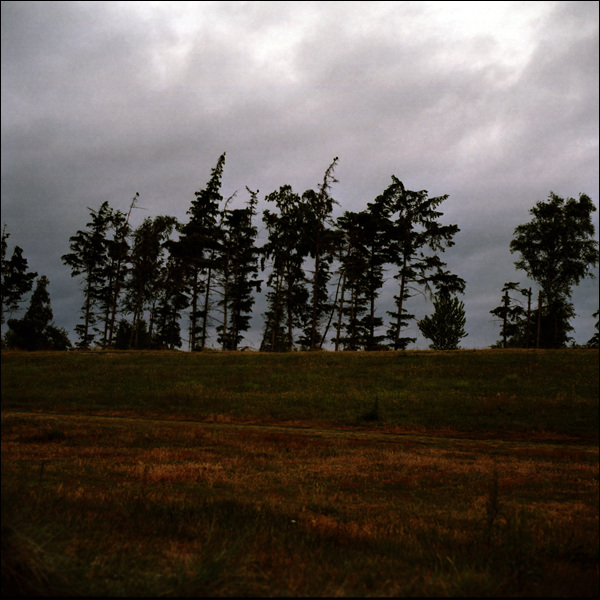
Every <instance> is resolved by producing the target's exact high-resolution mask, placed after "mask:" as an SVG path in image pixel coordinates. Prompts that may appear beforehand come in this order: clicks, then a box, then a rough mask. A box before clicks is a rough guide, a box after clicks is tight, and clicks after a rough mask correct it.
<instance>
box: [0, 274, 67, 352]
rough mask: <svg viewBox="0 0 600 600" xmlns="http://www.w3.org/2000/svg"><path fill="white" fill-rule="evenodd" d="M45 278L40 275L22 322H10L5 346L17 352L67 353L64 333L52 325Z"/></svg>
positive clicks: (12, 320) (15, 320)
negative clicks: (51, 351) (62, 351)
mask: <svg viewBox="0 0 600 600" xmlns="http://www.w3.org/2000/svg"><path fill="white" fill-rule="evenodd" d="M49 283H50V282H49V281H48V278H47V277H46V276H45V275H42V276H41V277H40V278H39V279H38V280H37V283H36V286H35V290H34V291H33V294H32V295H31V301H30V303H29V307H28V309H27V311H26V312H25V316H24V317H23V318H22V319H9V320H8V327H9V330H8V332H7V334H6V345H7V346H8V347H9V348H18V349H20V350H67V349H68V348H70V347H71V342H70V341H69V338H68V337H67V334H66V332H65V331H64V329H59V328H57V327H55V326H54V325H53V324H52V317H53V314H52V307H51V305H50V294H49V293H48V289H47V288H48V284H49Z"/></svg>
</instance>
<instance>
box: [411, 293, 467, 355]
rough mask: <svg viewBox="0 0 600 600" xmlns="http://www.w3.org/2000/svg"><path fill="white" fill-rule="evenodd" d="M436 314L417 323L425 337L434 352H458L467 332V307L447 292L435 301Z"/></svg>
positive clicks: (439, 295)
mask: <svg viewBox="0 0 600 600" xmlns="http://www.w3.org/2000/svg"><path fill="white" fill-rule="evenodd" d="M433 306H434V312H433V314H432V315H431V316H426V317H424V318H423V319H421V320H420V321H418V322H417V326H418V327H419V330H420V331H421V333H422V334H423V336H424V337H426V338H427V339H429V340H431V344H430V348H431V349H432V350H456V349H457V348H458V344H459V343H460V340H461V339H462V338H464V337H466V336H467V335H468V334H467V333H466V332H465V324H466V318H465V305H464V303H463V302H461V301H460V300H459V299H458V298H456V297H451V296H450V294H449V293H448V292H446V291H443V292H441V293H440V294H438V296H437V297H436V299H435V300H434V301H433Z"/></svg>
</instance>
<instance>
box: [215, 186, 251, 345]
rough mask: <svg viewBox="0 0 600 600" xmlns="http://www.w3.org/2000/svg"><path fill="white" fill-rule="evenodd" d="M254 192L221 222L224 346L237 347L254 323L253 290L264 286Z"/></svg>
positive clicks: (221, 335)
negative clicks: (262, 282)
mask: <svg viewBox="0 0 600 600" xmlns="http://www.w3.org/2000/svg"><path fill="white" fill-rule="evenodd" d="M246 189H247V190H248V192H249V193H250V200H249V201H248V203H247V206H246V207H245V208H238V209H233V210H230V209H227V208H226V209H225V211H224V213H223V219H222V226H221V241H222V244H221V249H220V255H219V258H218V261H217V267H218V269H219V274H220V281H221V300H220V301H219V303H218V304H219V306H220V307H221V309H222V315H223V319H222V323H221V325H219V326H218V327H217V331H218V333H219V337H218V341H219V343H220V344H221V346H222V348H223V350H237V348H238V344H239V343H240V342H241V340H242V339H243V335H242V333H243V332H244V331H247V330H248V328H249V326H250V318H251V311H252V307H253V305H254V296H253V292H254V291H255V290H258V289H259V288H260V283H261V282H260V280H259V279H257V275H258V255H259V249H258V248H257V246H256V236H257V234H258V229H257V228H256V227H255V226H254V224H253V222H252V220H253V218H254V217H255V215H256V204H257V199H256V195H257V193H258V192H253V191H251V190H250V189H248V188H246Z"/></svg>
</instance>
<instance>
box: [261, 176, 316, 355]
mask: <svg viewBox="0 0 600 600" xmlns="http://www.w3.org/2000/svg"><path fill="white" fill-rule="evenodd" d="M265 200H266V201H267V202H269V203H273V204H275V207H276V209H277V212H273V211H272V210H270V209H265V210H264V212H263V222H264V224H265V226H266V228H267V234H268V239H267V242H266V243H265V245H264V246H263V248H262V257H261V267H262V269H263V270H264V269H265V264H266V262H267V261H269V262H270V263H271V265H272V268H271V271H270V273H269V275H268V277H267V286H268V287H269V292H268V293H267V307H268V308H267V312H266V314H265V324H264V334H263V339H262V343H261V350H262V351H270V352H285V351H290V350H292V349H293V347H294V331H295V330H296V329H297V328H298V327H300V326H302V325H304V323H305V322H306V320H307V317H308V304H307V302H308V297H309V294H308V290H307V289H306V276H305V273H304V270H303V263H304V259H305V258H306V256H307V255H308V245H307V242H306V239H305V238H304V237H303V236H302V231H303V226H304V215H305V213H304V208H303V205H302V201H301V199H300V197H299V196H298V194H296V193H295V192H294V191H293V190H292V187H291V186H289V185H284V186H281V187H280V188H279V190H277V191H274V192H272V193H271V194H269V195H268V196H267V197H266V198H265Z"/></svg>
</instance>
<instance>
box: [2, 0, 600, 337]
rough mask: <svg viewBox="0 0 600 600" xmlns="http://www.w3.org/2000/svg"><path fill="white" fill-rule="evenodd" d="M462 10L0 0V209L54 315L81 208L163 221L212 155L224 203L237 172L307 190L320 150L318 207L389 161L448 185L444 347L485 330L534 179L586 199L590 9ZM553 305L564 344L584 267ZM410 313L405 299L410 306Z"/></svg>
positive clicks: (238, 180)
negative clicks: (451, 320) (452, 301)
mask: <svg viewBox="0 0 600 600" xmlns="http://www.w3.org/2000/svg"><path fill="white" fill-rule="evenodd" d="M468 7H469V9H468V10H465V9H464V7H463V6H462V3H436V2H368V3H363V2H278V3H273V2H215V3H206V2H201V3H179V2H168V3H120V2H3V3H2V218H3V222H6V223H7V224H8V228H9V231H10V232H11V239H10V242H12V243H16V244H19V245H20V246H22V247H23V249H24V251H25V256H26V257H27V258H28V259H29V262H30V265H31V268H33V269H35V270H37V271H38V272H40V273H44V274H46V275H47V276H48V277H49V278H50V281H51V290H50V291H51V294H52V303H53V308H54V312H55V321H56V322H57V324H59V325H61V326H65V327H66V328H68V329H70V330H72V328H73V327H74V325H75V323H76V321H77V314H76V313H77V311H78V309H79V305H80V302H81V298H80V294H79V291H78V289H77V283H76V281H74V280H71V278H70V276H69V272H68V269H67V268H66V267H64V265H62V263H61V262H60V256H61V255H62V254H63V253H64V252H66V251H67V250H68V238H69V236H71V235H73V234H74V233H75V232H76V230H77V229H80V228H82V227H83V226H84V225H85V223H86V221H87V219H88V216H89V211H88V208H87V207H92V208H95V207H97V206H98V205H99V204H100V203H101V202H102V201H104V200H109V201H110V203H111V205H112V206H115V207H117V208H122V209H125V208H126V207H127V206H128V204H129V202H130V200H131V198H132V197H133V195H134V194H135V192H139V193H140V197H141V202H140V204H141V205H142V206H143V207H144V208H145V209H146V211H145V212H143V211H140V212H139V219H140V220H141V218H143V217H144V216H147V215H148V214H151V215H156V214H172V215H174V216H177V217H178V218H181V219H184V218H185V212H186V210H187V209H188V207H189V204H190V202H191V200H192V198H193V193H194V191H195V190H197V189H199V188H201V187H203V186H204V184H205V183H206V181H207V179H208V176H209V174H210V169H211V168H212V167H213V166H214V164H215V162H216V160H217V158H218V156H219V155H220V154H221V153H222V152H223V151H226V152H227V162H226V165H225V173H224V178H223V184H224V190H223V191H224V193H225V194H227V195H228V194H231V193H233V192H234V191H235V190H241V191H240V198H242V192H243V191H244V188H245V186H246V185H247V186H249V187H250V188H252V189H259V190H260V194H259V196H260V197H261V198H262V197H264V195H266V194H268V193H269V192H271V191H272V190H274V189H276V188H278V187H279V186H280V185H283V184H286V183H289V184H291V185H292V186H293V187H294V189H295V190H296V191H298V192H302V191H304V190H305V189H307V188H309V187H314V186H316V185H318V183H319V181H320V179H321V178H322V175H323V172H324V170H325V168H326V167H327V166H328V165H329V163H330V162H331V160H332V158H333V157H334V156H339V158H340V162H339V166H338V169H337V170H336V177H337V179H338V180H339V183H338V184H337V185H336V186H335V187H334V189H333V195H334V197H335V198H336V199H337V200H338V202H339V203H340V206H339V210H340V211H341V210H344V209H352V210H358V209H361V208H363V207H364V206H365V205H366V203H367V202H370V201H372V200H373V199H374V198H375V197H376V196H377V195H378V194H379V193H381V192H382V191H383V189H385V187H387V185H388V184H389V183H390V176H391V175H392V174H394V175H396V176H397V177H399V178H400V179H401V180H402V181H403V182H404V183H405V184H406V186H407V187H409V188H411V189H427V190H428V191H429V193H430V195H435V196H438V195H444V194H449V199H448V200H447V201H446V202H445V203H444V204H443V205H442V207H441V210H442V211H443V212H444V213H445V215H444V218H443V220H444V222H446V223H457V224H458V225H459V227H460V228H461V232H460V234H459V235H458V237H457V240H456V241H457V244H456V246H454V247H453V248H451V249H449V250H448V251H447V253H446V259H447V260H448V263H449V265H450V266H451V267H452V268H453V269H455V271H456V272H458V273H459V274H460V275H461V276H463V277H464V278H465V279H467V281H468V287H467V292H466V295H465V303H466V306H467V327H468V329H469V337H468V338H466V339H465V345H467V346H473V347H484V346H486V345H489V344H491V343H493V342H494V341H495V340H496V339H497V338H498V327H497V325H496V324H494V323H492V322H490V317H491V316H490V315H489V310H490V309H491V308H493V307H494V306H496V304H497V303H498V301H499V297H500V289H501V287H502V285H503V283H504V282H505V281H509V280H517V279H520V280H521V281H523V283H525V281H526V279H525V276H524V274H522V273H518V272H516V271H515V270H514V267H513V261H514V260H515V257H514V256H512V255H510V252H509V249H508V247H509V243H510V240H511V238H512V233H513V231H514V228H515V227H516V226H517V225H518V224H520V223H523V222H525V221H527V220H529V218H530V215H529V213H528V211H529V209H530V208H531V207H532V206H533V205H534V204H535V202H537V201H539V200H543V199H545V198H547V196H548V194H549V192H550V191H551V190H552V191H554V192H556V193H557V194H559V195H562V196H575V197H576V196H577V195H578V194H579V193H580V192H585V193H587V194H588V195H590V196H591V197H592V199H593V201H594V203H595V204H596V205H598V5H597V3H594V2H557V3H503V2H500V3H477V2H472V3H469V5H468ZM488 13H489V14H488ZM474 17H478V18H479V19H480V20H479V21H473V22H469V21H468V19H469V18H474ZM595 223H596V227H597V226H598V225H597V224H598V213H596V214H595ZM386 289H387V288H386ZM390 289H391V288H390ZM390 293H392V292H390ZM574 300H575V305H576V310H577V311H578V313H579V314H580V315H581V316H580V317H578V319H577V320H576V321H575V324H576V327H577V329H576V332H575V337H576V339H577V341H579V342H585V341H586V340H587V339H589V337H591V334H592V333H593V319H592V318H591V313H592V312H594V311H595V310H597V308H598V289H597V282H594V281H587V282H585V283H583V284H582V285H581V286H580V287H579V288H577V289H576V290H575V294H574ZM430 309H431V304H430V303H424V302H421V301H420V300H418V299H415V306H414V312H415V313H417V314H420V313H423V314H424V313H425V312H427V311H429V310H430ZM382 312H383V310H382ZM255 321H256V323H257V327H258V326H260V315H259V316H258V317H257V319H255ZM415 329H416V328H415ZM419 344H420V345H421V347H424V341H423V340H420V341H419Z"/></svg>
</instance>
